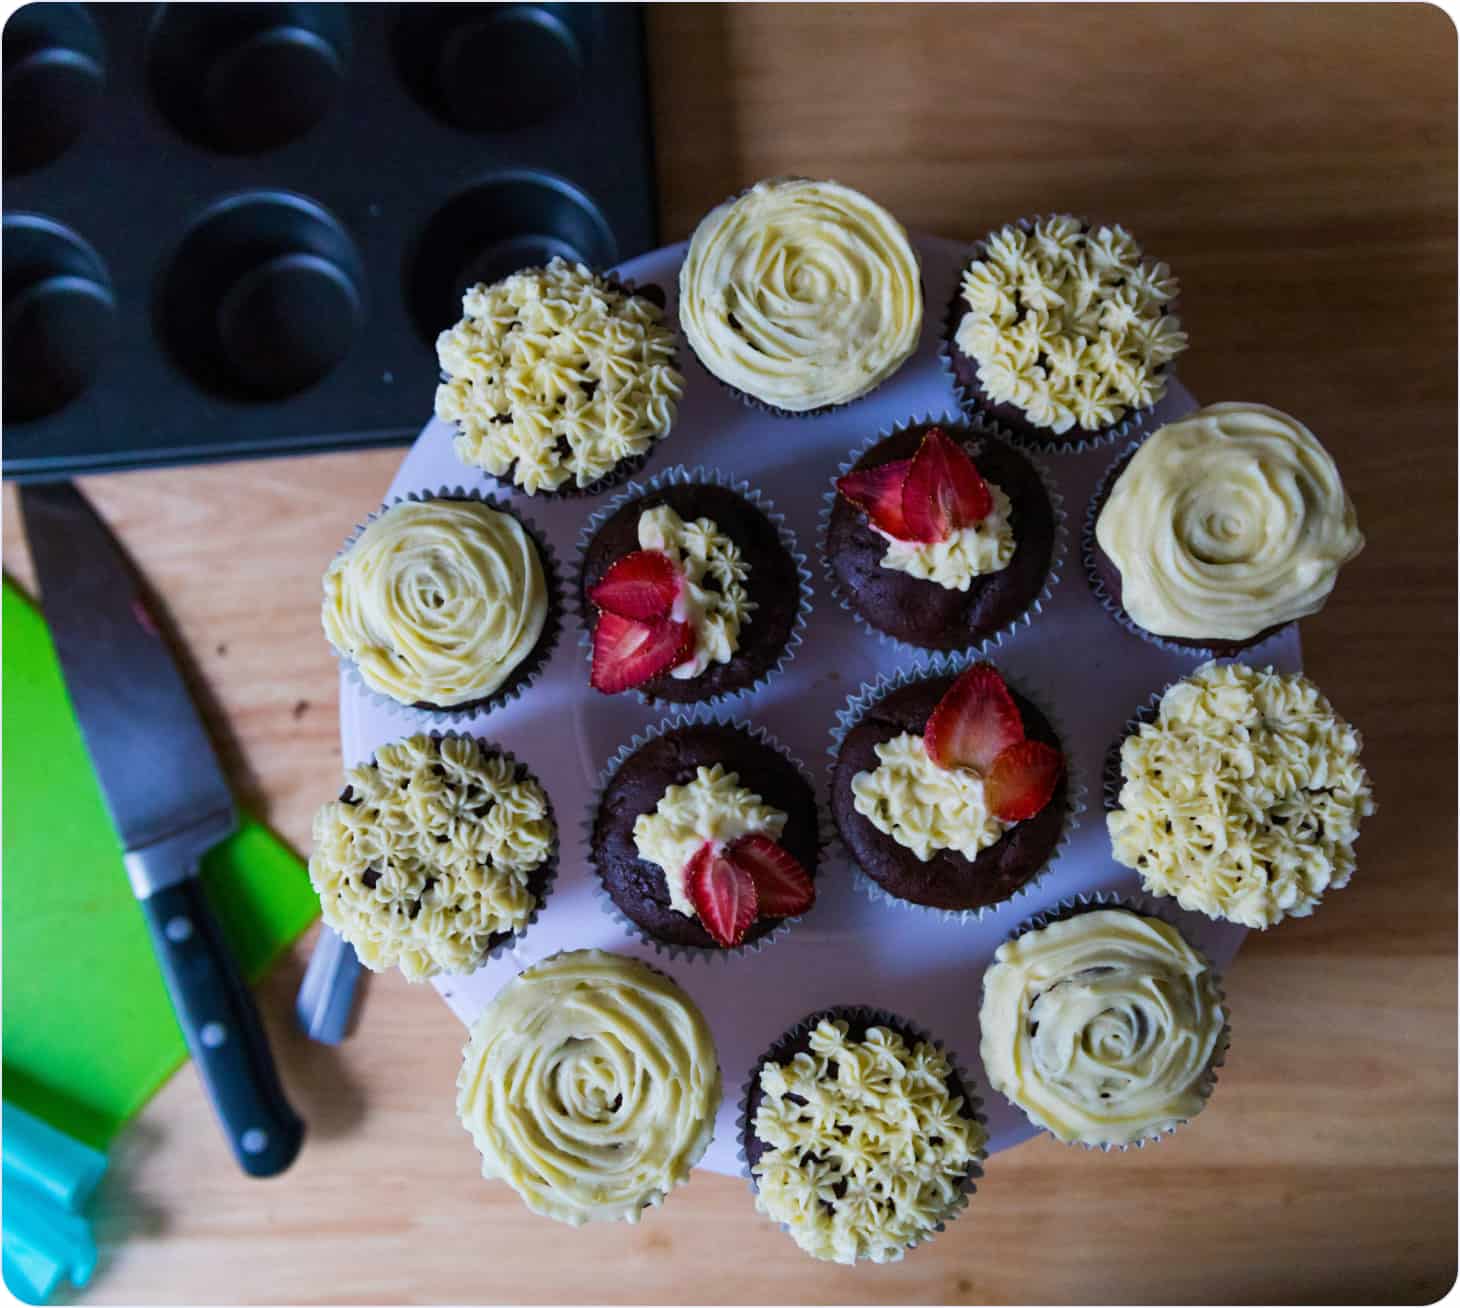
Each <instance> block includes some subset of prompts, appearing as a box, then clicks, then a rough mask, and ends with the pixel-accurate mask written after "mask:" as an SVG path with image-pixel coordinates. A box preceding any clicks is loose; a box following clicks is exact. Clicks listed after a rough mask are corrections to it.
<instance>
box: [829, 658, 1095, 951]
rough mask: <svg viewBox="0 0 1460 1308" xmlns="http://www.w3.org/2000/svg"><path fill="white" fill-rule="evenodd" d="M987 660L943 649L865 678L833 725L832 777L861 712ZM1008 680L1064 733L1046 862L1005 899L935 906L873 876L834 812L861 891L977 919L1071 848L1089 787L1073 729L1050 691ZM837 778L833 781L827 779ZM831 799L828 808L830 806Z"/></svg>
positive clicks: (837, 837)
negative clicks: (1056, 811)
mask: <svg viewBox="0 0 1460 1308" xmlns="http://www.w3.org/2000/svg"><path fill="white" fill-rule="evenodd" d="M986 661H987V660H986V659H984V658H981V657H979V656H977V655H972V654H961V655H957V656H948V655H943V654H940V655H938V656H936V657H935V658H933V659H932V660H931V661H929V662H928V663H926V664H922V665H914V666H911V667H904V668H899V669H898V670H897V671H896V672H895V673H893V674H892V675H890V676H886V675H884V676H881V677H878V678H877V680H876V681H874V682H864V683H863V684H862V687H861V689H859V690H858V691H857V692H856V693H855V694H853V695H850V696H848V697H847V704H846V707H845V708H843V709H839V710H838V711H837V715H836V725H835V726H834V727H832V729H831V747H830V748H829V749H828V750H827V751H826V752H827V757H828V758H829V759H830V761H831V762H830V766H829V767H828V769H827V773H828V777H830V776H831V774H832V770H833V769H834V768H835V766H836V760H837V756H838V754H839V753H840V752H841V747H842V743H843V741H845V740H846V738H847V732H849V731H850V730H851V729H852V728H853V727H854V726H855V725H856V724H857V723H858V722H860V721H861V719H862V717H863V715H864V714H865V713H866V712H867V710H868V709H870V708H871V707H872V706H873V705H875V704H877V703H878V702H879V701H880V700H882V699H883V698H884V697H886V696H887V695H890V694H891V693H892V692H893V691H897V690H901V689H902V688H903V687H904V686H910V685H912V684H913V683H914V682H918V681H927V680H931V679H932V678H934V677H947V676H954V677H956V676H958V675H959V674H961V673H962V672H963V671H965V670H966V669H967V668H969V667H971V666H972V665H973V664H975V663H983V662H986ZM999 675H1000V676H1003V675H1004V674H1003V669H999ZM1004 679H1005V681H1006V682H1007V683H1008V684H1009V686H1010V687H1011V688H1012V689H1014V690H1016V691H1018V692H1019V694H1021V695H1023V696H1024V698H1025V699H1027V700H1029V701H1030V702H1031V703H1033V704H1034V706H1035V707H1036V708H1038V709H1039V711H1040V712H1041V713H1042V714H1044V717H1045V719H1046V720H1047V721H1048V722H1049V724H1050V726H1051V727H1053V728H1054V732H1055V735H1057V736H1058V737H1059V739H1060V742H1061V745H1062V746H1063V752H1064V758H1065V777H1066V785H1065V820H1064V826H1063V829H1062V830H1061V832H1060V838H1059V840H1058V841H1057V842H1056V843H1055V847H1054V848H1053V849H1052V850H1051V851H1050V854H1049V857H1048V858H1047V859H1045V861H1044V865H1043V866H1042V867H1041V868H1039V870H1038V871H1036V872H1035V874H1034V875H1033V876H1032V877H1030V878H1029V880H1028V881H1026V882H1025V883H1024V884H1023V885H1022V886H1020V887H1019V889H1017V890H1016V891H1015V892H1014V893H1013V894H1012V895H1010V896H1009V897H1008V898H1007V899H1001V900H999V901H998V902H997V903H993V904H984V905H983V906H982V907H981V908H935V907H933V906H932V905H929V904H918V903H915V902H914V901H913V900H910V899H901V898H899V897H898V896H897V895H894V894H892V893H891V892H890V891H888V890H885V889H883V887H882V886H881V885H879V884H878V883H877V882H876V881H875V880H873V878H872V877H870V876H869V875H868V874H867V873H866V872H864V871H863V870H862V865H861V864H860V863H859V862H858V861H857V856H856V854H855V853H853V851H852V848H851V846H850V845H849V844H848V843H847V842H846V841H845V840H844V839H843V838H842V835H841V831H840V829H839V828H838V827H837V825H836V822H835V818H834V817H833V819H832V832H833V840H834V843H835V845H836V848H837V850H838V851H839V852H840V853H841V855H842V856H843V858H844V860H845V861H846V863H847V864H848V866H850V867H851V869H852V872H853V876H854V878H855V880H856V882H857V885H858V887H859V888H860V889H861V891H862V893H863V894H865V895H866V896H867V897H868V898H869V899H870V900H872V901H873V903H878V904H890V905H891V906H892V907H894V908H900V909H906V910H907V911H909V912H913V913H922V914H925V915H927V916H930V917H935V918H939V919H941V920H943V921H945V922H954V923H959V924H964V923H968V922H977V921H979V920H980V919H982V918H984V917H987V916H988V915H989V914H991V913H998V912H1001V911H1002V910H1003V909H1004V908H1005V907H1006V906H1007V905H1009V904H1012V903H1015V902H1016V901H1018V900H1020V899H1024V898H1026V897H1027V896H1030V895H1032V894H1033V893H1034V891H1035V890H1036V889H1038V887H1039V885H1040V883H1041V882H1042V881H1043V880H1044V879H1045V877H1047V876H1048V875H1049V873H1050V870H1051V869H1052V868H1053V867H1054V866H1055V865H1056V864H1057V863H1058V862H1059V861H1060V859H1061V858H1063V857H1064V855H1065V852H1066V851H1067V850H1068V849H1069V845H1070V840H1071V839H1072V838H1073V836H1074V834H1075V832H1076V831H1077V830H1078V829H1079V826H1080V819H1081V817H1082V815H1083V814H1084V812H1085V806H1086V797H1087V791H1086V786H1085V778H1084V776H1083V774H1082V773H1081V772H1080V770H1079V767H1078V766H1077V764H1076V763H1075V760H1074V757H1073V755H1072V754H1071V753H1070V750H1069V747H1068V744H1067V743H1066V742H1068V740H1069V738H1070V737H1069V733H1068V732H1067V731H1066V729H1065V725H1064V722H1063V721H1062V720H1061V719H1060V717H1059V715H1058V714H1057V713H1056V712H1055V711H1054V710H1053V709H1052V708H1051V707H1050V705H1051V703H1052V696H1050V695H1049V694H1047V693H1046V692H1045V691H1044V689H1043V687H1041V688H1040V689H1039V690H1038V691H1037V692H1033V693H1031V691H1030V690H1029V688H1028V687H1026V686H1025V685H1023V684H1022V683H1021V682H1018V681H1011V680H1010V679H1009V678H1008V677H1005V678H1004ZM828 784H833V783H830V782H829V783H828ZM831 807H832V806H831V805H830V804H828V809H831Z"/></svg>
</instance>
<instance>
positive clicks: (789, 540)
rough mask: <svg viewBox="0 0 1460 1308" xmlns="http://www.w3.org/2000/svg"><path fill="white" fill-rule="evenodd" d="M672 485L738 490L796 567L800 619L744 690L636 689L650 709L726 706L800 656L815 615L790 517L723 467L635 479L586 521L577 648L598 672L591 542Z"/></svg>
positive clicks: (581, 538)
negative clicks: (588, 584)
mask: <svg viewBox="0 0 1460 1308" xmlns="http://www.w3.org/2000/svg"><path fill="white" fill-rule="evenodd" d="M670 486H718V487H720V488H721V489H722V490H728V491H733V492H734V493H735V494H736V495H738V496H740V498H741V499H743V500H744V501H745V502H746V503H747V504H749V505H751V506H752V507H753V508H754V509H756V510H757V511H758V512H759V513H760V514H761V516H763V517H764V518H765V519H766V521H767V522H769V523H770V524H771V526H772V527H774V528H775V531H776V538H777V539H778V540H779V541H780V543H781V548H782V549H783V550H785V551H786V553H787V554H788V555H789V556H790V558H791V562H792V563H794V564H795V566H796V585H797V600H796V617H795V620H794V621H793V622H792V624H791V632H790V635H789V636H787V638H786V644H785V648H784V649H782V651H781V654H780V657H779V658H777V659H776V661H775V662H774V663H773V664H771V666H770V667H769V668H767V669H766V670H765V671H764V672H763V673H761V675H760V676H759V677H757V678H756V679H755V680H754V681H753V682H751V683H750V685H748V686H742V687H741V688H740V689H739V690H727V691H722V692H721V693H720V694H718V695H711V696H709V697H708V698H706V699H700V700H692V701H683V700H670V699H656V698H655V697H654V696H652V695H648V694H645V693H644V691H643V690H635V691H634V694H635V696H636V697H637V698H638V700H639V702H640V703H641V704H647V705H648V706H649V707H650V708H653V709H659V710H664V709H679V708H684V709H688V708H691V707H694V706H695V705H705V706H709V705H711V704H722V703H724V702H725V701H727V700H731V699H736V698H738V697H739V696H741V695H753V694H755V692H756V691H758V690H760V689H761V688H762V687H763V686H765V685H766V684H767V683H768V682H769V681H770V680H771V679H772V678H773V677H775V676H777V675H778V674H779V673H781V672H783V671H784V670H785V667H786V664H788V663H789V662H790V661H791V660H792V659H793V658H794V657H795V655H796V650H797V649H798V648H799V647H800V645H801V642H802V641H803V640H804V639H805V635H806V621H807V619H808V618H809V617H810V616H811V569H810V568H809V567H807V564H806V556H805V554H803V553H802V552H801V550H800V549H799V548H798V545H797V542H796V535H795V533H794V532H793V531H792V530H791V528H790V526H789V525H787V523H786V518H785V515H784V514H782V513H780V512H778V511H777V509H776V507H775V505H774V504H772V503H771V501H770V499H769V498H768V497H767V496H766V495H764V494H763V493H762V492H761V491H758V490H756V489H755V488H754V487H752V486H751V485H750V483H749V482H746V481H741V480H737V479H735V478H732V477H728V476H726V475H725V474H724V473H723V472H721V471H720V470H719V469H718V468H707V467H705V466H704V465H703V464H698V465H696V466H695V467H693V468H686V467H685V466H684V465H683V464H676V465H675V466H674V467H672V468H666V469H665V470H664V471H663V472H661V473H659V474H657V475H656V476H654V477H651V478H650V479H649V480H648V481H644V482H638V481H635V482H630V483H629V484H628V485H627V486H625V487H624V488H623V489H622V490H621V491H620V492H619V493H618V494H617V495H615V496H614V497H613V499H612V500H610V501H609V502H608V503H607V504H605V505H604V506H603V507H602V508H601V509H599V510H598V511H597V512H596V513H594V514H593V515H592V517H590V518H589V519H588V521H587V522H585V523H584V524H583V527H582V529H581V530H580V531H579V532H578V545H577V550H578V557H577V566H576V570H575V572H574V576H573V584H572V586H571V587H570V588H569V589H570V593H569V595H568V597H567V605H568V609H569V610H570V611H571V612H573V613H574V614H575V615H576V616H577V619H578V647H579V649H581V650H582V651H583V655H584V658H585V659H586V660H587V664H588V669H589V672H590V674H591V672H592V670H593V627H592V624H591V623H590V622H589V617H590V614H589V612H588V608H589V606H588V601H587V600H586V599H585V598H584V596H583V569H584V566H585V563H586V561H587V552H588V546H589V545H590V544H591V543H592V541H593V538H594V537H595V536H597V535H598V533H599V531H600V530H602V528H603V525H604V524H605V523H606V522H607V521H608V520H609V519H610V518H612V517H613V516H614V514H616V513H617V512H618V511H619V510H620V509H622V508H623V507H624V506H625V505H627V504H631V503H633V502H634V501H635V500H638V499H642V498H643V497H644V496H646V495H652V494H653V493H654V492H655V491H658V490H663V489H665V488H667V487H670ZM749 621H750V622H754V621H755V614H754V613H752V614H751V615H750V618H749Z"/></svg>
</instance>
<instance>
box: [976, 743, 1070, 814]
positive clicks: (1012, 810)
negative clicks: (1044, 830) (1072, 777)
mask: <svg viewBox="0 0 1460 1308" xmlns="http://www.w3.org/2000/svg"><path fill="white" fill-rule="evenodd" d="M1064 767H1065V760H1064V756H1063V755H1062V754H1061V753H1060V752H1059V750H1057V749H1055V748H1054V747H1053V746H1051V745H1046V744H1044V742H1043V741H1039V740H1021V741H1020V742H1019V743H1018V744H1017V745H1010V746H1009V748H1008V749H1006V750H1004V752H1003V753H1002V754H1000V755H999V756H998V758H996V759H995V760H994V765H993V767H991V768H990V769H989V770H988V774H987V775H986V776H985V777H984V782H983V793H984V798H985V799H986V800H987V801H988V806H989V812H990V813H992V814H993V815H994V816H995V817H996V818H999V819H1001V820H1002V821H1004V822H1022V821H1023V820H1024V819H1025V818H1032V817H1033V816H1034V815H1035V814H1036V813H1038V812H1039V810H1040V809H1042V808H1043V807H1044V806H1045V805H1046V804H1048V803H1049V801H1050V797H1051V796H1052V795H1053V794H1054V788H1055V786H1057V785H1058V784H1059V779H1060V773H1061V772H1063V771H1064Z"/></svg>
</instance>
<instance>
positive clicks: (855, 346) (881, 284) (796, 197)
mask: <svg viewBox="0 0 1460 1308" xmlns="http://www.w3.org/2000/svg"><path fill="white" fill-rule="evenodd" d="M679 318H680V324H681V326H682V327H683V328H684V333H685V335H686V336H687V337H688V338H689V343H690V344H691V345H692V346H693V347H694V351H695V354H696V355H698V356H699V359H700V361H701V362H702V363H703V364H704V365H705V367H706V368H708V369H709V370H710V372H712V373H714V375H715V376H716V377H718V378H719V379H720V380H721V381H723V382H726V383H728V384H729V385H730V386H733V387H735V388H736V389H737V390H740V391H743V392H745V393H746V394H747V395H751V396H753V397H755V398H756V399H759V400H763V401H765V402H766V403H767V404H771V405H775V406H776V407H778V408H781V409H788V410H790V411H792V412H797V413H800V412H804V411H806V410H808V409H817V408H820V407H822V406H823V405H829V404H844V403H846V402H847V401H849V400H854V399H856V398H857V397H858V396H859V395H863V394H865V393H866V392H867V391H869V390H871V389H872V388H873V387H874V386H877V385H879V384H880V383H881V382H883V381H885V380H886V379H887V378H888V377H890V376H891V375H892V374H893V373H894V372H896V371H897V369H898V368H900V367H901V366H902V364H903V363H904V362H905V361H906V360H907V358H908V356H909V355H911V354H912V352H913V351H914V350H915V349H916V348H917V343H918V333H919V331H920V330H921V328H922V321H923V292H922V286H921V283H920V281H919V267H918V258H917V255H916V254H915V253H914V252H913V248H912V246H911V244H910V243H909V242H908V239H907V233H906V231H904V230H903V228H902V226H901V224H900V223H898V221H897V220H896V219H895V218H893V216H892V215H891V214H890V213H888V212H887V210H886V209H884V208H882V206H881V205H879V204H875V203H873V202H872V201H871V200H869V199H868V198H867V197H866V196H865V195H862V194H860V193H859V192H857V191H854V190H852V189H851V187H849V186H843V185H841V184H840V183H839V182H818V181H811V180H808V179H806V178H799V177H781V178H773V179H771V180H769V181H763V182H759V183H757V184H756V185H755V186H753V187H751V188H750V190H748V191H746V192H744V193H743V194H742V195H740V196H739V197H737V198H736V199H734V200H729V201H727V202H726V203H724V204H722V205H720V206H719V207H718V208H716V209H714V210H712V211H711V212H710V213H709V214H707V215H706V216H705V218H704V219H703V220H702V221H701V222H700V225H699V226H698V227H697V228H695V233H694V236H693V238H692V239H691V241H690V245H689V253H688V254H687V255H686V257H685V261H684V264H683V266H682V268H681V269H680V274H679Z"/></svg>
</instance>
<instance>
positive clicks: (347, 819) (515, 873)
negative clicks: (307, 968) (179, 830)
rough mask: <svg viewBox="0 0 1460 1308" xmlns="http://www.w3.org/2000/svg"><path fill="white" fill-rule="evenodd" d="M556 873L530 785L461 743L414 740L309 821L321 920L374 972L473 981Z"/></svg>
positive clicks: (525, 920) (389, 750)
mask: <svg viewBox="0 0 1460 1308" xmlns="http://www.w3.org/2000/svg"><path fill="white" fill-rule="evenodd" d="M556 865H557V826H556V824H555V823H554V822H553V814H552V808H551V806H550V805H549V803H548V797H547V794H546V792H545V791H544V790H543V788H542V786H541V785H540V784H539V783H538V781H537V779H536V778H535V777H533V776H532V774H531V773H530V772H528V770H527V769H526V768H525V767H524V766H523V765H522V764H521V763H518V762H517V761H516V760H515V759H514V758H513V757H512V756H511V755H510V754H508V753H506V752H505V751H503V750H500V749H498V748H497V747H496V746H494V745H487V744H482V743H479V742H478V741H475V740H472V739H471V738H469V737H465V736H445V737H436V736H426V735H418V736H411V737H409V738H408V739H406V740H399V741H396V742H394V743H393V744H389V745H382V746H381V747H380V749H378V750H377V751H376V752H375V757H374V758H373V759H372V760H371V761H370V762H369V763H366V764H363V765H361V766H360V767H354V768H351V769H350V770H349V771H348V772H346V773H345V788H344V790H342V791H341V792H340V797H339V799H337V800H336V801H334V802H333V803H331V804H326V805H325V806H324V807H323V808H321V809H320V810H319V812H318V813H316V814H315V818H314V852H313V854H311V855H310V859H309V879H310V881H311V882H312V883H313V884H314V888H315V891H316V892H317V893H318V894H319V902H320V907H321V909H322V910H323V913H324V920H325V922H326V923H327V924H328V925H329V926H332V927H333V928H334V929H335V930H336V931H338V932H339V933H340V935H342V936H343V937H344V938H345V939H346V940H348V941H349V942H350V944H352V945H353V946H354V947H355V953H356V954H357V955H358V956H359V958H360V961H361V962H362V963H364V964H365V966H366V967H368V968H370V969H371V970H372V971H375V972H383V971H385V970H386V969H387V968H390V967H399V968H400V970H401V972H402V973H403V974H404V975H405V977H406V979H407V980H410V981H420V980H422V979H424V978H426V977H431V976H435V975H437V974H438V973H442V972H450V973H467V972H474V971H475V970H476V969H477V968H478V967H480V966H481V965H482V964H483V963H484V962H486V960H487V957H488V955H489V954H491V953H492V952H493V951H494V950H495V949H497V948H498V947H499V946H501V945H505V944H506V943H508V942H509V941H511V940H514V939H515V938H516V937H517V936H518V935H520V934H521V933H522V932H523V931H525V930H526V929H527V926H528V925H529V923H530V922H531V921H532V920H533V918H534V917H535V915H536V913H537V910H538V907H539V905H540V904H541V902H542V900H543V898H544V897H545V896H546V894H547V891H548V887H549V885H550V884H551V882H552V878H553V875H554V872H555V871H556Z"/></svg>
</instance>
